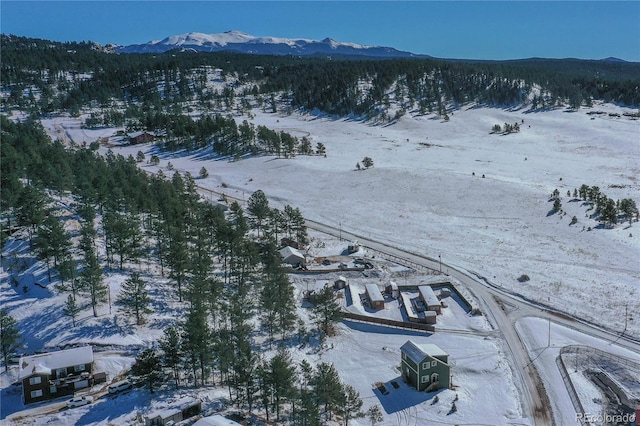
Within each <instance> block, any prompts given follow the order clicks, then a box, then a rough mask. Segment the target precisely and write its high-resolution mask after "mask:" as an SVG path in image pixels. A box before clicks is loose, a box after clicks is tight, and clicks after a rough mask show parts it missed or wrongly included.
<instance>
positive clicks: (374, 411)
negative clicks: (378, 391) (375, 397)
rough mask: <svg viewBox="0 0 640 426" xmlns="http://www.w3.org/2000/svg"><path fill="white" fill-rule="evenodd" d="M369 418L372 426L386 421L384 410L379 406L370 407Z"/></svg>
mask: <svg viewBox="0 0 640 426" xmlns="http://www.w3.org/2000/svg"><path fill="white" fill-rule="evenodd" d="M367 417H368V418H369V421H371V426H375V425H376V423H381V422H382V421H383V420H384V416H383V415H382V410H381V409H380V406H379V405H378V404H376V405H372V406H371V407H369V409H368V410H367Z"/></svg>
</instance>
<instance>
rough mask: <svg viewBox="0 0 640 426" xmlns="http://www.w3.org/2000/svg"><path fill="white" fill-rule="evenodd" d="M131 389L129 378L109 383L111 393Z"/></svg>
mask: <svg viewBox="0 0 640 426" xmlns="http://www.w3.org/2000/svg"><path fill="white" fill-rule="evenodd" d="M127 389H131V382H130V381H129V380H121V381H119V382H115V383H112V384H110V385H109V393H118V392H122V391H125V390H127Z"/></svg>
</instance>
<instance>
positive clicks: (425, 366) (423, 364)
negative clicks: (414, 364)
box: [422, 361, 429, 370]
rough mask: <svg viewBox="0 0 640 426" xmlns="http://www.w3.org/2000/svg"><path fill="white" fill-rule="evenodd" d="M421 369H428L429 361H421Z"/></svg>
mask: <svg viewBox="0 0 640 426" xmlns="http://www.w3.org/2000/svg"><path fill="white" fill-rule="evenodd" d="M422 369H423V370H428V369H429V361H427V362H423V363H422Z"/></svg>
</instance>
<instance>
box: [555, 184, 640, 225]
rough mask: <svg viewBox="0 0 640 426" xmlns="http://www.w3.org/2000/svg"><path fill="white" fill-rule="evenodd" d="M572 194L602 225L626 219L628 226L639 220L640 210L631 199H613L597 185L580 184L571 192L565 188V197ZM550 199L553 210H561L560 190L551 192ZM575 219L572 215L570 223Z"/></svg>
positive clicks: (613, 223)
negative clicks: (586, 205) (587, 205)
mask: <svg viewBox="0 0 640 426" xmlns="http://www.w3.org/2000/svg"><path fill="white" fill-rule="evenodd" d="M572 196H573V199H574V200H577V199H581V200H582V201H583V202H585V203H586V204H589V205H590V208H589V209H588V210H587V211H589V210H593V213H591V215H590V217H591V218H595V219H596V220H598V221H599V222H600V223H601V224H602V225H604V226H609V227H611V226H614V225H616V224H617V223H621V222H624V221H628V222H629V226H631V225H632V224H633V222H634V221H635V222H637V221H638V220H640V212H639V211H638V207H637V205H636V202H635V201H634V200H633V199H631V198H623V199H619V200H614V199H612V198H609V197H608V196H607V195H606V194H605V193H604V192H602V190H601V189H600V188H599V187H598V186H589V185H585V184H582V185H581V186H580V188H574V190H573V193H572V192H571V191H570V190H567V197H572ZM551 200H553V211H554V212H558V211H560V210H562V202H561V200H560V191H559V190H558V189H555V190H554V191H553V192H552V193H551ZM577 221H578V218H577V217H575V216H574V217H573V219H572V223H576V222H577Z"/></svg>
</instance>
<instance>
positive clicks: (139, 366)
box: [131, 349, 164, 393]
mask: <svg viewBox="0 0 640 426" xmlns="http://www.w3.org/2000/svg"><path fill="white" fill-rule="evenodd" d="M131 372H132V373H133V374H134V375H136V376H138V377H140V378H142V379H143V380H144V381H145V382H146V383H147V387H148V389H149V392H151V393H154V391H155V389H156V385H158V384H160V383H162V379H163V377H164V376H163V374H162V362H161V361H160V357H159V356H158V354H156V352H155V351H154V350H153V349H145V350H144V351H142V353H141V354H140V355H138V356H137V357H136V361H135V363H134V364H133V365H132V366H131Z"/></svg>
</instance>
